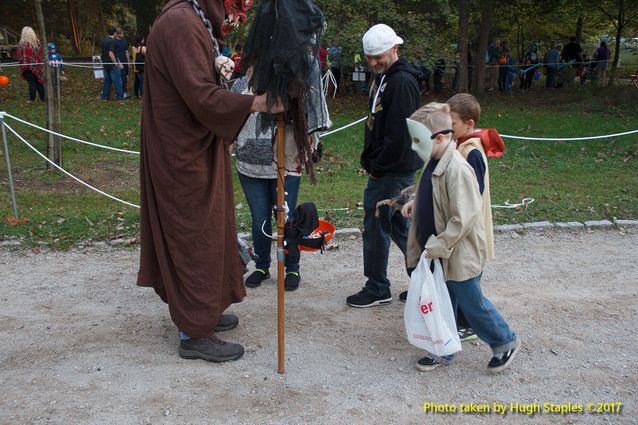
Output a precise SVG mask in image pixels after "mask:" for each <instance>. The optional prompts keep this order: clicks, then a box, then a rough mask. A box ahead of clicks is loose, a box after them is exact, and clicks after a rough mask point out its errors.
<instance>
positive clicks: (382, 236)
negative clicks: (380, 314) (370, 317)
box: [363, 172, 414, 297]
mask: <svg viewBox="0 0 638 425" xmlns="http://www.w3.org/2000/svg"><path fill="white" fill-rule="evenodd" d="M412 184H414V173H413V172H412V173H406V174H399V175H394V176H385V177H382V178H375V177H369V178H368V186H367V187H366V189H365V191H364V192H363V209H364V213H365V215H364V219H363V274H364V275H365V277H367V278H368V280H367V282H366V284H365V287H366V289H367V290H368V291H369V292H370V293H372V294H373V295H375V296H377V297H380V296H382V295H384V294H385V293H386V291H388V290H389V289H390V281H389V280H388V277H387V270H388V255H389V254H390V240H391V239H392V240H393V241H394V243H395V244H397V246H398V247H399V249H400V250H401V252H403V255H404V256H405V253H406V250H407V242H408V230H409V227H410V225H409V222H408V220H407V219H406V218H405V217H403V215H401V211H399V210H396V209H395V208H394V207H389V206H383V207H381V208H380V209H379V217H375V211H376V209H377V202H379V201H382V200H384V199H390V198H394V197H395V196H397V195H399V194H400V193H401V191H402V190H403V189H405V188H406V187H408V186H410V185H412Z"/></svg>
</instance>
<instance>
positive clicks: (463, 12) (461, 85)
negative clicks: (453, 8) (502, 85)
mask: <svg viewBox="0 0 638 425" xmlns="http://www.w3.org/2000/svg"><path fill="white" fill-rule="evenodd" d="M469 20H470V0H459V42H458V43H459V44H458V51H459V56H460V57H459V66H458V68H457V69H456V76H457V91H458V92H459V93H465V92H467V49H468V47H467V27H468V24H469Z"/></svg>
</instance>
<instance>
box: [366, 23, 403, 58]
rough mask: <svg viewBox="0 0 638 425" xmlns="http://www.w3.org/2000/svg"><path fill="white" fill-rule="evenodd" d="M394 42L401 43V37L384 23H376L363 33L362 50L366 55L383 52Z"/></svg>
mask: <svg viewBox="0 0 638 425" xmlns="http://www.w3.org/2000/svg"><path fill="white" fill-rule="evenodd" d="M395 44H403V39H402V38H401V37H399V36H398V35H397V33H395V32H394V30H393V29H392V28H390V27H389V26H387V25H386V24H377V25H375V26H373V27H372V28H370V29H369V30H368V31H367V32H366V33H365V34H364V35H363V52H364V53H365V54H366V55H368V56H377V55H380V54H383V53H385V52H387V51H388V50H390V49H391V48H392V47H394V45H395Z"/></svg>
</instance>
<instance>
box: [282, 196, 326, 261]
mask: <svg viewBox="0 0 638 425" xmlns="http://www.w3.org/2000/svg"><path fill="white" fill-rule="evenodd" d="M317 226H319V215H318V214H317V207H316V206H315V204H314V203H312V202H305V203H303V204H301V205H299V206H298V207H297V208H296V209H295V214H294V216H293V218H292V220H289V221H288V222H287V223H286V228H285V229H284V230H285V233H284V235H285V239H286V255H287V256H288V258H289V259H290V260H293V261H296V262H299V257H300V253H299V245H302V246H305V247H308V248H314V249H321V251H322V252H323V247H324V245H325V235H321V237H319V238H308V237H307V236H309V235H310V234H311V233H312V231H313V230H315V229H316V228H317Z"/></svg>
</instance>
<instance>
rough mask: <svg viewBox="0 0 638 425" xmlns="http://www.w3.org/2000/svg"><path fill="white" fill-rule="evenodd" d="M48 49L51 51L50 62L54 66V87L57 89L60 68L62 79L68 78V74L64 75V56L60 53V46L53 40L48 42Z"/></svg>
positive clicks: (52, 76)
mask: <svg viewBox="0 0 638 425" xmlns="http://www.w3.org/2000/svg"><path fill="white" fill-rule="evenodd" d="M47 51H48V52H49V63H50V64H51V68H53V75H51V78H52V79H53V88H54V89H55V88H56V87H57V81H58V70H59V72H60V81H64V80H66V76H65V75H64V58H63V57H62V55H61V54H59V53H58V46H56V45H55V43H53V42H51V43H49V44H47Z"/></svg>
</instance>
